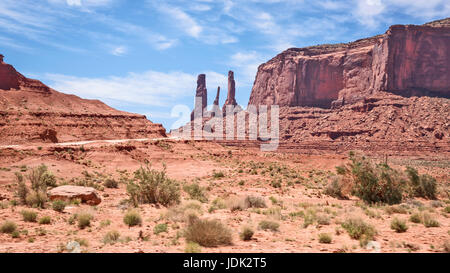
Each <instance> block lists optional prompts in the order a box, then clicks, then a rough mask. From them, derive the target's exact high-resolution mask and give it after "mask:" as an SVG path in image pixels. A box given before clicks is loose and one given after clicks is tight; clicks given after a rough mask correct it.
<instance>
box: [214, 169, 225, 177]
mask: <svg viewBox="0 0 450 273" xmlns="http://www.w3.org/2000/svg"><path fill="white" fill-rule="evenodd" d="M213 177H214V178H216V179H219V178H223V177H225V174H224V173H223V172H222V171H219V172H216V170H213Z"/></svg>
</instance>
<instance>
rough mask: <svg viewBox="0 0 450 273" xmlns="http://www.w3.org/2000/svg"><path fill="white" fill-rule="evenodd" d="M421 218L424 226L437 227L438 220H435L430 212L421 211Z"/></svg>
mask: <svg viewBox="0 0 450 273" xmlns="http://www.w3.org/2000/svg"><path fill="white" fill-rule="evenodd" d="M422 219H423V225H424V226H425V227H427V228H428V227H439V226H440V224H439V222H438V220H436V219H435V218H434V217H433V216H432V215H431V214H429V213H426V212H425V213H423V215H422Z"/></svg>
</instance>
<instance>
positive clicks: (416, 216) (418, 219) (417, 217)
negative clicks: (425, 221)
mask: <svg viewBox="0 0 450 273" xmlns="http://www.w3.org/2000/svg"><path fill="white" fill-rule="evenodd" d="M409 221H411V222H413V223H416V224H418V223H422V215H420V213H417V212H416V213H413V214H411V216H410V217H409Z"/></svg>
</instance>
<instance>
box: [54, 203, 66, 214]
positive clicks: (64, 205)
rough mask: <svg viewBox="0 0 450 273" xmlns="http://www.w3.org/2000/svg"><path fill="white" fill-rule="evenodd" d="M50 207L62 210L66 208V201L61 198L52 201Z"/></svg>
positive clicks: (58, 210)
mask: <svg viewBox="0 0 450 273" xmlns="http://www.w3.org/2000/svg"><path fill="white" fill-rule="evenodd" d="M52 207H53V210H54V211H57V212H63V211H64V209H65V208H66V202H64V201H63V200H55V201H53V203H52Z"/></svg>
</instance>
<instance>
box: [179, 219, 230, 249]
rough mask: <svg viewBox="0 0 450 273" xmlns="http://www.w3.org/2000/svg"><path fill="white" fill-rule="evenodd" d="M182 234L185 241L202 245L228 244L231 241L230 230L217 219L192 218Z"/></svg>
mask: <svg viewBox="0 0 450 273" xmlns="http://www.w3.org/2000/svg"><path fill="white" fill-rule="evenodd" d="M184 236H185V238H186V241H188V242H194V243H197V244H199V245H201V246H204V247H216V246H219V245H230V244H231V242H232V236H231V231H230V230H229V229H228V228H227V227H226V226H224V225H223V224H222V223H221V222H220V221H218V220H208V219H203V220H202V219H198V218H197V219H192V220H191V221H190V223H189V225H188V226H187V228H186V230H185V232H184Z"/></svg>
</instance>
